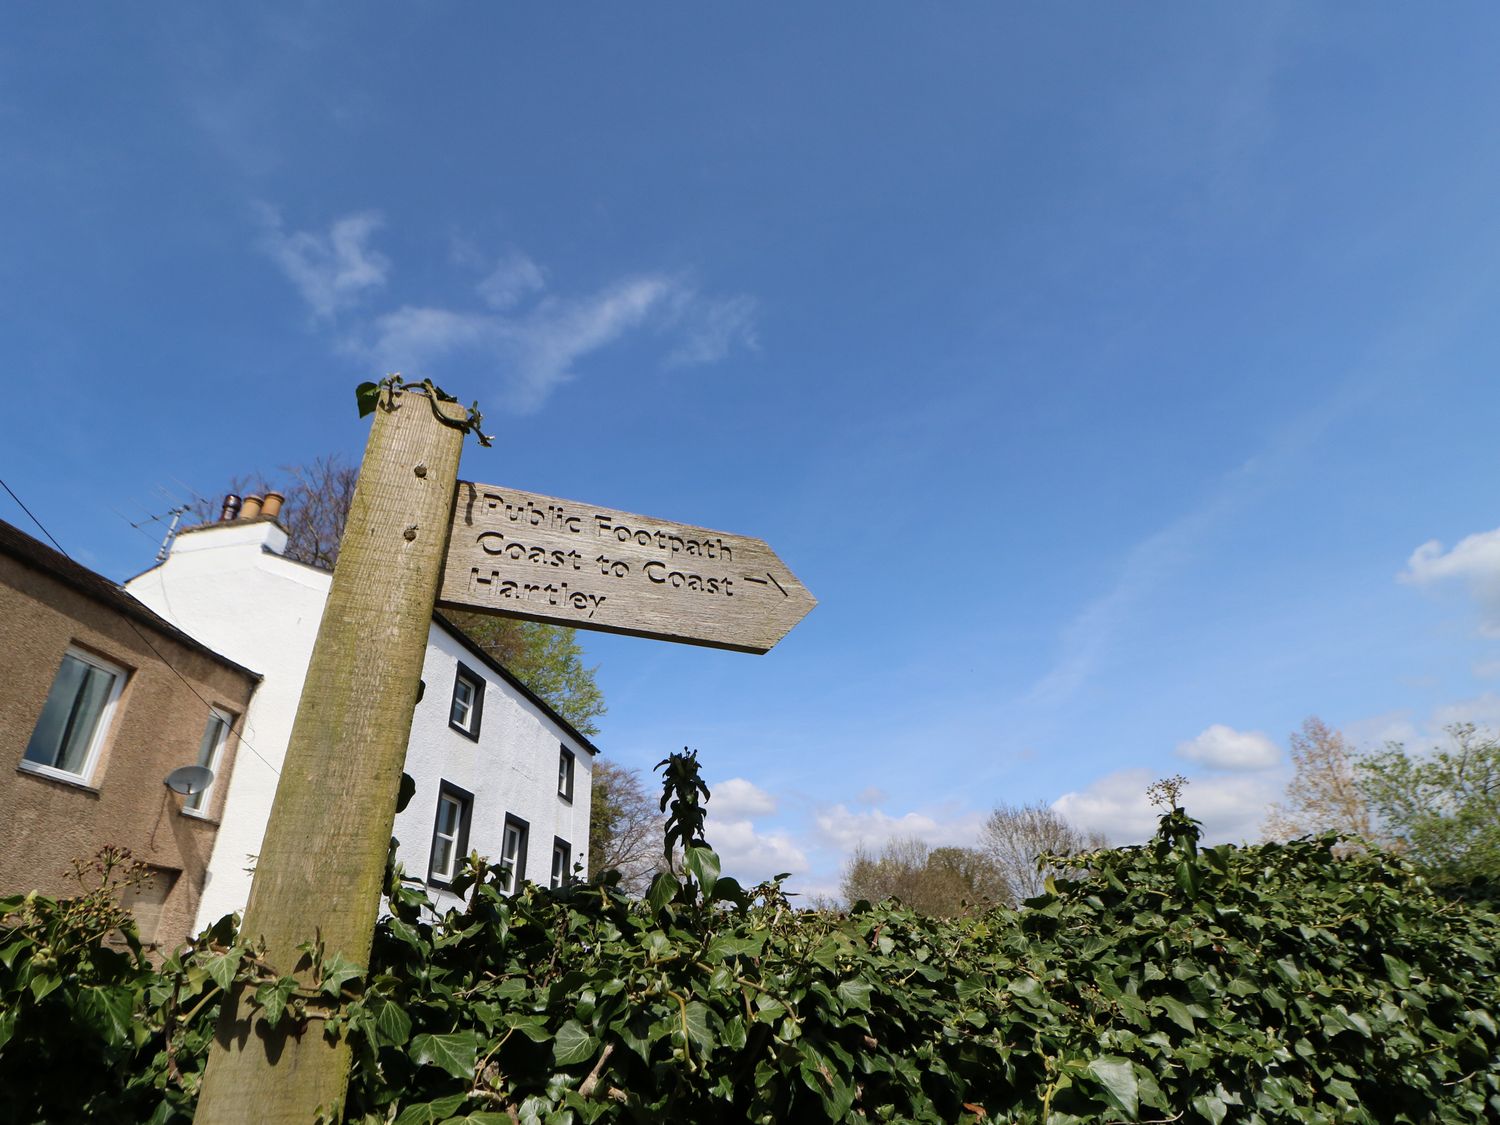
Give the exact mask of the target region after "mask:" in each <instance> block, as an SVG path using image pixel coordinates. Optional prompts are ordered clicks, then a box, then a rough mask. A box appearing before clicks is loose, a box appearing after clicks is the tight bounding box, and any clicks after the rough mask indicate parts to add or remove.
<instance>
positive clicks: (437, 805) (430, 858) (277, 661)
mask: <svg viewBox="0 0 1500 1125" xmlns="http://www.w3.org/2000/svg"><path fill="white" fill-rule="evenodd" d="M286 541H287V537H286V532H285V531H283V530H282V529H281V527H280V526H279V525H278V524H277V523H276V522H275V520H274V519H271V518H266V517H264V516H261V517H258V518H252V519H231V520H225V521H221V522H219V523H213V524H206V525H204V526H202V527H196V528H190V529H188V530H186V531H184V532H182V533H181V534H180V535H178V537H177V539H176V541H175V542H174V543H173V544H172V550H171V553H170V554H169V555H168V556H167V559H166V561H165V562H163V563H161V564H160V565H158V566H156V567H153V568H152V569H151V570H148V571H146V572H145V573H144V574H141V575H138V576H136V577H135V578H132V579H130V580H129V581H128V582H127V583H126V584H125V588H126V590H128V591H129V592H130V593H131V594H133V595H134V596H135V597H136V598H138V599H140V601H142V602H144V603H145V604H146V605H147V606H149V607H150V608H151V609H153V610H155V611H156V612H157V613H158V614H160V615H161V616H162V617H164V618H166V619H167V620H168V621H170V622H171V623H172V624H174V625H176V626H177V627H178V628H179V629H181V630H182V631H183V632H185V633H187V634H188V635H189V636H191V637H193V638H194V639H196V640H198V641H200V642H201V643H203V644H205V645H208V646H209V647H210V648H212V649H214V650H215V651H217V652H220V653H222V654H223V655H224V656H226V657H228V658H229V659H231V660H234V661H236V662H237V663H240V664H242V665H244V666H245V667H247V668H250V669H252V670H254V671H256V672H259V673H260V674H261V676H262V677H263V678H262V680H261V684H260V688H259V689H258V690H257V691H256V693H255V696H254V698H253V699H252V701H251V703H250V706H249V709H248V711H247V713H246V715H245V719H244V724H243V735H242V738H241V750H240V753H239V756H238V760H237V761H236V763H235V768H234V773H233V776H232V777H231V778H230V779H229V783H228V784H229V792H228V794H227V796H226V799H225V801H224V806H223V814H222V821H221V824H220V827H219V834H218V839H217V841H216V843H215V845H214V849H213V853H212V855H211V856H210V858H209V863H208V876H207V882H206V884H205V886H204V889H203V897H202V899H201V901H200V904H199V909H198V917H197V925H198V928H200V929H201V928H202V927H204V926H206V925H208V924H210V923H212V922H214V921H216V920H217V919H219V918H220V917H222V916H223V915H225V914H228V913H230V912H231V911H243V910H244V908H245V902H246V900H247V899H248V898H249V895H250V880H251V871H252V869H253V864H254V857H255V856H256V855H257V854H258V853H259V851H260V845H261V839H262V837H263V835H264V833H265V828H266V822H267V820H268V819H269V818H270V813H271V803H272V801H273V800H274V798H275V796H276V782H277V778H278V776H279V771H280V768H281V764H282V759H283V758H284V757H285V755H286V748H287V743H288V741H289V740H290V737H291V732H292V722H293V720H294V719H295V718H296V714H297V704H298V701H299V700H300V698H301V695H302V683H303V680H304V679H305V678H306V676H307V665H308V662H309V660H310V659H311V657H312V649H313V641H314V639H315V638H316V636H317V632H318V625H319V623H320V622H321V620H322V617H323V606H324V604H325V602H326V601H327V599H328V587H329V584H330V583H331V581H332V576H331V575H330V574H329V573H328V572H327V571H324V570H321V569H319V568H317V567H313V566H307V565H304V564H303V563H298V562H293V561H291V560H290V559H286V558H283V557H282V554H281V552H282V551H283V550H285V548H286ZM422 682H423V685H424V689H423V695H422V699H421V700H420V701H419V702H418V703H417V707H416V711H415V712H414V714H413V716H412V728H411V740H410V742H409V743H408V745H407V752H406V772H407V773H409V774H410V775H411V776H412V778H413V779H414V780H415V782H416V794H415V795H414V796H413V797H412V799H411V801H410V802H409V803H408V804H407V806H406V808H405V810H403V811H402V812H400V813H398V814H397V816H396V825H395V835H396V838H397V839H399V840H400V841H401V844H400V848H399V850H398V852H397V858H398V859H399V861H400V862H401V864H402V865H403V866H404V867H405V869H406V874H407V876H408V877H410V878H413V879H416V880H420V881H422V882H424V883H426V884H427V885H428V887H429V888H430V891H431V893H432V894H433V897H434V898H435V899H437V900H438V902H439V904H440V905H442V904H443V902H444V900H446V901H449V902H452V901H456V900H454V899H453V898H452V896H450V895H448V894H447V892H446V890H445V888H446V886H447V884H448V881H449V880H450V878H451V877H452V876H453V875H454V874H455V873H456V872H457V870H458V864H459V861H460V860H461V858H462V857H463V856H465V855H467V854H468V853H469V852H470V851H477V852H478V853H479V854H480V855H483V856H487V857H489V858H490V859H491V860H492V861H497V862H498V861H505V862H508V863H510V864H511V865H512V866H513V868H514V870H515V871H516V872H517V873H519V875H520V877H521V878H524V879H529V880H531V881H533V882H538V883H543V884H551V885H557V884H558V883H559V882H560V881H562V880H565V879H569V878H572V877H573V876H574V870H575V866H576V865H582V864H585V863H586V861H587V858H588V837H589V794H590V786H591V779H592V773H593V769H592V765H593V756H594V755H595V754H596V753H598V751H597V749H596V748H595V747H594V745H593V744H592V743H591V742H590V741H589V740H588V739H587V738H585V737H584V736H583V735H581V734H579V733H578V731H576V730H574V729H573V727H572V726H571V725H570V724H569V723H568V722H567V721H566V720H564V719H563V718H562V717H561V716H559V715H558V714H557V713H556V712H555V711H553V710H552V709H551V708H550V707H548V706H547V704H546V703H544V702H543V701H542V700H541V699H539V698H538V697H537V696H535V695H534V694H532V693H531V692H530V691H529V690H527V688H526V687H525V686H524V685H522V684H521V682H520V681H519V680H517V679H516V678H515V677H514V676H512V675H511V674H510V673H509V672H507V671H506V670H505V669H504V668H502V667H501V666H500V665H499V664H497V663H495V662H494V661H493V660H491V659H490V658H489V657H488V656H486V655H485V654H484V653H483V652H482V651H481V650H480V649H479V648H477V647H476V646H475V645H474V644H473V643H472V642H471V641H469V639H468V638H467V637H465V636H464V635H463V634H462V633H460V632H459V631H458V630H457V629H456V628H454V627H453V626H452V625H450V624H449V623H448V622H447V621H445V620H444V619H443V618H442V617H441V616H440V615H434V616H433V622H432V628H431V629H430V631H429V632H428V636H427V655H426V657H425V658H424V660H423V665H422ZM328 815H330V816H337V815H338V810H337V809H329V810H328Z"/></svg>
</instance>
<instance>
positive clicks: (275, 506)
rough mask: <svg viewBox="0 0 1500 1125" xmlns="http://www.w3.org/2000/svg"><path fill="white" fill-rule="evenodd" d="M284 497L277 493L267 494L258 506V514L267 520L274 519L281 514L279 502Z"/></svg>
mask: <svg viewBox="0 0 1500 1125" xmlns="http://www.w3.org/2000/svg"><path fill="white" fill-rule="evenodd" d="M285 499H286V497H285V496H283V495H282V494H281V493H279V492H267V493H266V498H265V500H264V501H263V502H262V504H261V506H260V514H261V515H263V516H265V517H266V518H267V519H273V520H274V519H275V518H276V517H277V515H279V514H280V512H281V502H282V501H283V500H285Z"/></svg>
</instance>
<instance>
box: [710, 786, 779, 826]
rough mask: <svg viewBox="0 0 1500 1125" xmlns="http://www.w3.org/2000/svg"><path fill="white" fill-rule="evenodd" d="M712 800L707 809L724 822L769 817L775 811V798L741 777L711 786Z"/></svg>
mask: <svg viewBox="0 0 1500 1125" xmlns="http://www.w3.org/2000/svg"><path fill="white" fill-rule="evenodd" d="M713 794H714V795H713V800H711V801H710V802H709V807H710V808H712V809H713V811H714V815H716V816H722V817H723V818H724V819H725V820H748V819H751V818H752V817H757V816H770V815H772V814H773V813H775V811H776V798H775V797H773V796H771V794H769V793H767V792H766V791H765V790H764V789H762V788H761V787H760V786H759V785H756V784H755V783H754V782H753V781H746V780H745V779H744V778H743V777H731V778H730V779H729V780H728V781H718V782H715V783H714V785H713Z"/></svg>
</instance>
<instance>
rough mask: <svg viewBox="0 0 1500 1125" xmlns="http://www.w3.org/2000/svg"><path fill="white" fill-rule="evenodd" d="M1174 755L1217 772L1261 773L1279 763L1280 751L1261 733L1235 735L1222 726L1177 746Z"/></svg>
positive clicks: (1231, 729)
mask: <svg viewBox="0 0 1500 1125" xmlns="http://www.w3.org/2000/svg"><path fill="white" fill-rule="evenodd" d="M1177 754H1178V756H1179V757H1182V758H1186V759H1187V760H1188V761H1190V762H1199V763H1201V764H1202V765H1205V766H1211V767H1212V768H1214V769H1220V770H1263V769H1270V768H1271V767H1273V766H1276V765H1278V764H1280V762H1281V747H1279V746H1277V745H1276V743H1274V742H1272V741H1271V740H1270V739H1269V738H1267V737H1266V736H1265V735H1264V734H1262V733H1261V732H1260V731H1258V730H1252V731H1238V730H1235V729H1234V728H1233V727H1226V726H1225V725H1224V724H1223V723H1214V724H1213V726H1211V727H1209V728H1208V729H1207V730H1205V731H1204V732H1203V733H1202V734H1200V735H1198V737H1197V738H1194V739H1191V740H1189V741H1187V742H1183V743H1180V744H1178V747H1177Z"/></svg>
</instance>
